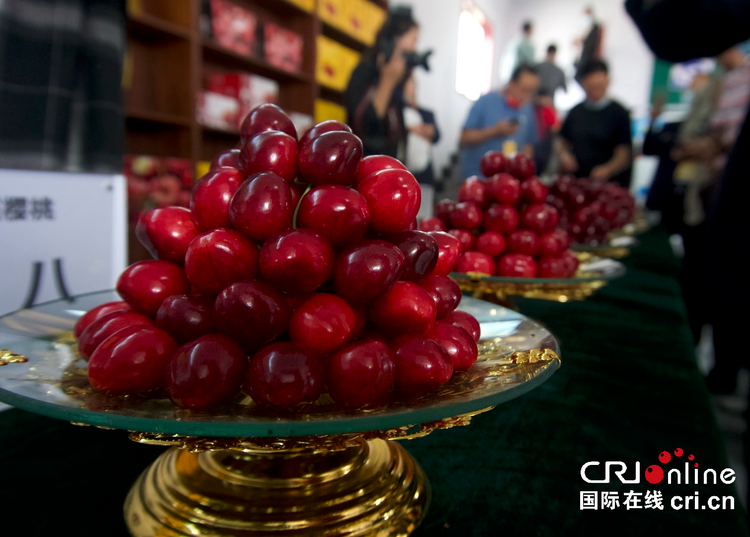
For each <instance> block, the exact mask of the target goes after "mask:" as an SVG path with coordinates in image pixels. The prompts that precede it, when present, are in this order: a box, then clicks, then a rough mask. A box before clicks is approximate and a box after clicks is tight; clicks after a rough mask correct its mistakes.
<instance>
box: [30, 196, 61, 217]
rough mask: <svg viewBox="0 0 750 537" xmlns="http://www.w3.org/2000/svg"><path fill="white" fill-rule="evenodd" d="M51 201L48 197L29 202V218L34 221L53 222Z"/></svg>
mask: <svg viewBox="0 0 750 537" xmlns="http://www.w3.org/2000/svg"><path fill="white" fill-rule="evenodd" d="M52 205H53V201H52V200H51V199H49V198H48V197H46V196H45V197H44V198H33V199H32V200H31V218H33V219H34V220H54V218H55V213H54V212H53V207H52Z"/></svg>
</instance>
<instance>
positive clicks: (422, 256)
mask: <svg viewBox="0 0 750 537" xmlns="http://www.w3.org/2000/svg"><path fill="white" fill-rule="evenodd" d="M388 240H389V242H392V243H393V244H395V245H396V246H398V249H399V250H401V253H403V254H404V258H405V259H406V264H405V265H404V271H403V272H402V273H401V279H402V280H406V281H409V282H418V281H419V280H421V279H422V278H423V277H424V276H425V275H426V274H430V273H431V272H432V271H433V270H435V265H437V260H438V253H439V247H438V242H437V241H436V240H435V238H434V237H433V236H432V235H429V234H427V233H425V232H424V231H416V230H415V231H404V232H403V233H399V234H398V235H393V236H391V237H389V238H388Z"/></svg>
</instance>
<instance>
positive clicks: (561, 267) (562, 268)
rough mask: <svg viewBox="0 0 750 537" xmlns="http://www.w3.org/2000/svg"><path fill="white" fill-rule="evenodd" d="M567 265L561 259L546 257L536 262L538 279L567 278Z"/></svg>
mask: <svg viewBox="0 0 750 537" xmlns="http://www.w3.org/2000/svg"><path fill="white" fill-rule="evenodd" d="M568 269H569V267H568V263H567V261H566V260H565V259H563V258H562V257H553V256H546V257H543V258H541V259H540V260H539V261H537V276H538V277H539V278H567V277H568Z"/></svg>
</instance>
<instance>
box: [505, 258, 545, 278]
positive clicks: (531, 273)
mask: <svg viewBox="0 0 750 537" xmlns="http://www.w3.org/2000/svg"><path fill="white" fill-rule="evenodd" d="M497 275H498V276H502V277H505V278H535V277H536V263H535V262H534V258H533V257H531V256H530V255H524V254H505V255H504V256H503V257H501V258H500V261H498V262H497Z"/></svg>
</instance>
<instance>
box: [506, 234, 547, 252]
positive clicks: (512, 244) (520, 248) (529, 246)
mask: <svg viewBox="0 0 750 537" xmlns="http://www.w3.org/2000/svg"><path fill="white" fill-rule="evenodd" d="M507 244H508V248H507V249H508V252H509V253H512V254H525V255H530V256H534V255H536V253H537V252H538V251H539V235H537V234H536V233H534V232H533V231H531V230H528V229H517V230H515V231H513V232H512V233H511V234H510V235H508V243H507Z"/></svg>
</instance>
